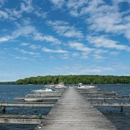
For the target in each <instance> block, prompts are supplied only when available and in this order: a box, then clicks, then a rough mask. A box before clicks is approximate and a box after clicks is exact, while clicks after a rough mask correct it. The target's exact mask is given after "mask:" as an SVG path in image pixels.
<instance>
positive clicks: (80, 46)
mask: <svg viewBox="0 0 130 130" xmlns="http://www.w3.org/2000/svg"><path fill="white" fill-rule="evenodd" d="M69 46H70V47H71V48H73V49H76V50H79V51H83V52H86V53H90V52H92V51H93V50H94V49H93V48H89V47H87V46H86V45H84V44H83V43H79V42H69Z"/></svg>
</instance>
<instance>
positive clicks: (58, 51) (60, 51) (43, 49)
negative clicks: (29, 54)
mask: <svg viewBox="0 0 130 130" xmlns="http://www.w3.org/2000/svg"><path fill="white" fill-rule="evenodd" d="M42 51H43V52H47V53H68V51H65V50H62V49H58V50H53V49H48V48H46V47H43V48H42Z"/></svg>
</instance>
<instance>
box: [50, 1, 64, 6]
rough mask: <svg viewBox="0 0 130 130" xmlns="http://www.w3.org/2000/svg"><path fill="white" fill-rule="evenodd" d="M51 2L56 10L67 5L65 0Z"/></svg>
mask: <svg viewBox="0 0 130 130" xmlns="http://www.w3.org/2000/svg"><path fill="white" fill-rule="evenodd" d="M50 2H52V3H53V4H54V6H55V7H56V8H61V7H62V6H63V5H64V3H65V1H64V0H50Z"/></svg>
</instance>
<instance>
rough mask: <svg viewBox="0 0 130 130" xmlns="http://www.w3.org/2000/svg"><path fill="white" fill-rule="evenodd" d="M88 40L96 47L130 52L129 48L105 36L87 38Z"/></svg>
mask: <svg viewBox="0 0 130 130" xmlns="http://www.w3.org/2000/svg"><path fill="white" fill-rule="evenodd" d="M87 40H88V41H89V43H93V44H94V45H95V46H96V47H104V48H110V49H117V50H125V51H130V47H129V46H126V45H120V44H118V42H117V41H114V40H111V39H109V38H107V37H105V36H87Z"/></svg>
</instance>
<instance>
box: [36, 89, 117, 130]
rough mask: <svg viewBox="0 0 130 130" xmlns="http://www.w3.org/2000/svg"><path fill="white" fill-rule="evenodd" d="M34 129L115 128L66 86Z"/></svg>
mask: <svg viewBox="0 0 130 130" xmlns="http://www.w3.org/2000/svg"><path fill="white" fill-rule="evenodd" d="M35 130H117V129H116V128H115V126H114V125H113V124H112V123H111V122H110V121H109V120H108V119H107V118H106V117H105V116H104V115H103V114H102V113H101V112H99V111H98V110H97V109H96V108H94V107H93V106H92V105H91V104H90V103H89V102H88V101H87V100H86V99H85V98H83V96H82V95H81V94H80V93H79V92H78V90H76V88H74V87H71V88H68V89H67V90H66V91H65V92H64V94H63V95H62V97H61V98H60V99H59V100H58V102H57V103H56V104H55V106H54V107H53V108H52V110H51V111H50V113H49V114H48V115H47V117H46V118H45V119H44V120H43V122H42V126H37V127H36V128H35Z"/></svg>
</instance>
